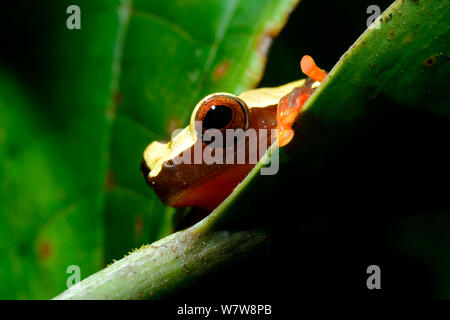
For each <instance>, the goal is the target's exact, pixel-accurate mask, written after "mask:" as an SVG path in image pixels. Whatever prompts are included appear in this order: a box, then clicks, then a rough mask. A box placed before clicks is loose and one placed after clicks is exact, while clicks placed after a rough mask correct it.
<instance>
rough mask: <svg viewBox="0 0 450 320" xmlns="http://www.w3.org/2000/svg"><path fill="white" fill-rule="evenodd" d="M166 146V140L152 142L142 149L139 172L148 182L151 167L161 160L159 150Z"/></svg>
mask: <svg viewBox="0 0 450 320" xmlns="http://www.w3.org/2000/svg"><path fill="white" fill-rule="evenodd" d="M166 148H167V141H155V142H152V143H151V144H150V145H149V146H148V147H147V148H146V149H145V151H144V155H143V157H142V161H141V172H142V175H143V176H144V179H145V181H146V182H147V183H149V178H150V174H151V171H152V169H153V168H154V167H155V166H156V164H157V163H158V161H160V160H161V153H162V152H161V151H162V150H164V149H166Z"/></svg>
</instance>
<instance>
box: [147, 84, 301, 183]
mask: <svg viewBox="0 0 450 320" xmlns="http://www.w3.org/2000/svg"><path fill="white" fill-rule="evenodd" d="M304 84H305V79H302V80H297V81H294V82H290V83H287V84H285V85H282V86H279V87H273V88H259V89H252V90H248V91H245V92H243V93H242V94H240V95H239V96H238V98H239V99H241V100H243V101H244V102H245V103H246V105H247V107H248V108H249V109H250V110H251V109H252V108H265V107H270V106H274V105H278V102H279V101H280V99H281V98H282V97H283V96H285V95H286V94H288V93H290V92H291V91H292V90H293V89H294V88H296V87H301V86H303V85H304ZM216 95H231V94H230V93H222V92H219V93H213V94H210V95H208V96H206V97H205V98H203V99H202V100H200V101H199V102H198V103H197V105H196V106H195V108H194V110H193V112H192V116H191V121H190V124H189V125H188V126H187V127H186V128H184V129H183V130H181V131H179V132H178V134H176V135H174V136H173V137H172V139H171V140H170V141H169V142H168V143H160V142H157V141H154V142H152V143H150V144H149V145H148V147H147V148H146V149H145V151H144V161H145V162H146V164H147V166H148V167H149V168H150V172H149V174H148V177H146V178H153V177H156V176H157V175H158V174H159V173H160V172H161V170H162V168H163V166H164V163H165V162H166V161H168V160H173V159H175V158H176V157H177V156H179V155H180V154H181V153H182V152H183V151H185V150H188V149H189V148H191V147H192V146H193V145H194V144H195V142H196V141H197V133H196V130H195V115H196V113H197V110H198V109H199V108H200V107H201V106H202V105H203V103H204V102H205V101H206V100H209V99H211V98H212V97H214V96H216ZM231 96H233V95H231Z"/></svg>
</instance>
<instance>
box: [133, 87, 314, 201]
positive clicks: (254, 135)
mask: <svg viewBox="0 0 450 320" xmlns="http://www.w3.org/2000/svg"><path fill="white" fill-rule="evenodd" d="M313 83H314V80H312V79H308V80H299V81H295V82H291V83H288V84H286V85H283V86H280V87H276V88H260V89H254V90H249V91H246V92H244V93H242V94H241V95H239V96H236V95H233V94H230V93H214V94H211V95H208V96H207V97H205V98H203V99H202V100H200V101H199V102H198V103H197V105H196V106H195V108H194V110H193V112H192V115H191V119H190V123H189V125H188V126H187V127H186V128H184V129H183V130H181V131H179V132H177V134H175V135H174V136H173V137H172V139H171V140H170V141H169V142H167V143H161V142H156V141H155V142H152V143H151V144H150V145H149V146H148V147H147V148H146V149H145V151H144V156H143V159H142V164H141V168H142V173H143V175H144V178H145V180H146V181H147V183H148V184H149V185H150V186H151V187H152V188H153V189H154V190H155V192H156V194H157V195H158V197H159V198H160V199H161V201H162V202H163V203H164V204H166V205H169V206H173V207H185V206H192V207H201V208H205V209H207V210H213V209H214V208H216V207H217V206H218V205H219V204H220V203H221V202H222V201H223V200H224V199H225V198H226V197H227V196H228V195H229V194H230V193H231V191H232V190H233V189H234V188H235V187H236V186H237V184H239V183H240V182H241V181H242V180H243V179H244V178H245V176H246V175H247V174H248V173H249V172H250V170H251V169H252V168H253V166H254V165H255V163H256V162H257V161H258V160H259V159H260V157H261V156H262V155H263V154H264V153H265V152H266V150H267V148H268V147H269V146H270V145H271V144H272V143H273V142H274V141H276V135H275V134H274V130H273V129H276V128H278V129H280V128H281V132H287V131H286V130H283V126H282V127H280V123H281V122H280V114H281V115H283V111H280V110H281V109H279V108H278V105H279V103H280V100H281V99H282V98H283V97H284V98H285V99H284V100H283V101H285V103H284V104H283V105H284V106H287V104H288V102H289V103H291V102H290V101H296V103H298V100H299V99H298V97H300V95H304V94H305V92H307V93H308V97H309V95H310V93H311V90H312V86H313ZM295 88H297V90H294V89H295ZM298 88H300V89H298ZM293 95H294V96H293ZM288 98H289V99H288ZM285 111H286V110H285ZM285 111H284V112H285ZM290 117H291V118H292V122H293V121H294V120H295V119H294V118H295V117H292V115H290ZM277 119H278V127H277ZM289 121H291V120H289ZM283 123H286V121H285V122H283ZM289 123H290V122H289ZM289 140H290V138H289ZM286 141H287V140H286Z"/></svg>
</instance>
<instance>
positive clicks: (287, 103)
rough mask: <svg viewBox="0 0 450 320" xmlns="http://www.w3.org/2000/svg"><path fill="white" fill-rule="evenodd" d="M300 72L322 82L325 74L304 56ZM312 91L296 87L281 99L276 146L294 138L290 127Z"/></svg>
mask: <svg viewBox="0 0 450 320" xmlns="http://www.w3.org/2000/svg"><path fill="white" fill-rule="evenodd" d="M300 67H301V69H302V72H303V73H304V74H306V75H307V76H308V77H310V78H311V79H313V80H315V81H317V82H322V81H323V80H324V79H325V78H326V76H327V74H326V72H325V71H323V70H322V69H320V68H319V67H317V66H316V64H315V62H314V60H313V58H311V57H310V56H304V57H303V58H302V60H301V62H300ZM313 92H314V89H313V88H311V87H309V86H303V87H297V88H294V90H292V92H291V93H289V94H288V95H286V96H284V97H283V98H281V100H280V102H279V104H278V110H277V129H278V145H279V146H280V147H283V146H285V145H287V144H288V143H289V142H290V141H291V140H292V138H293V137H294V130H293V129H292V125H293V124H294V121H295V119H296V118H297V115H298V113H299V112H300V110H301V109H302V107H303V105H304V104H305V102H306V101H307V100H308V99H309V97H310V96H311V94H312V93H313Z"/></svg>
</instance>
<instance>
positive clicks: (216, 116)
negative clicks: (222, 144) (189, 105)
mask: <svg viewBox="0 0 450 320" xmlns="http://www.w3.org/2000/svg"><path fill="white" fill-rule="evenodd" d="M195 120H196V121H201V122H202V131H206V130H209V129H217V130H225V129H243V130H245V129H247V127H248V125H249V119H248V109H247V106H246V105H245V103H244V102H243V101H241V100H240V99H239V98H238V97H234V96H231V95H224V94H223V95H222V94H221V95H214V96H212V97H211V98H209V99H207V100H206V101H205V102H203V104H202V105H201V106H200V108H199V109H198V111H197V114H196V116H195Z"/></svg>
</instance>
